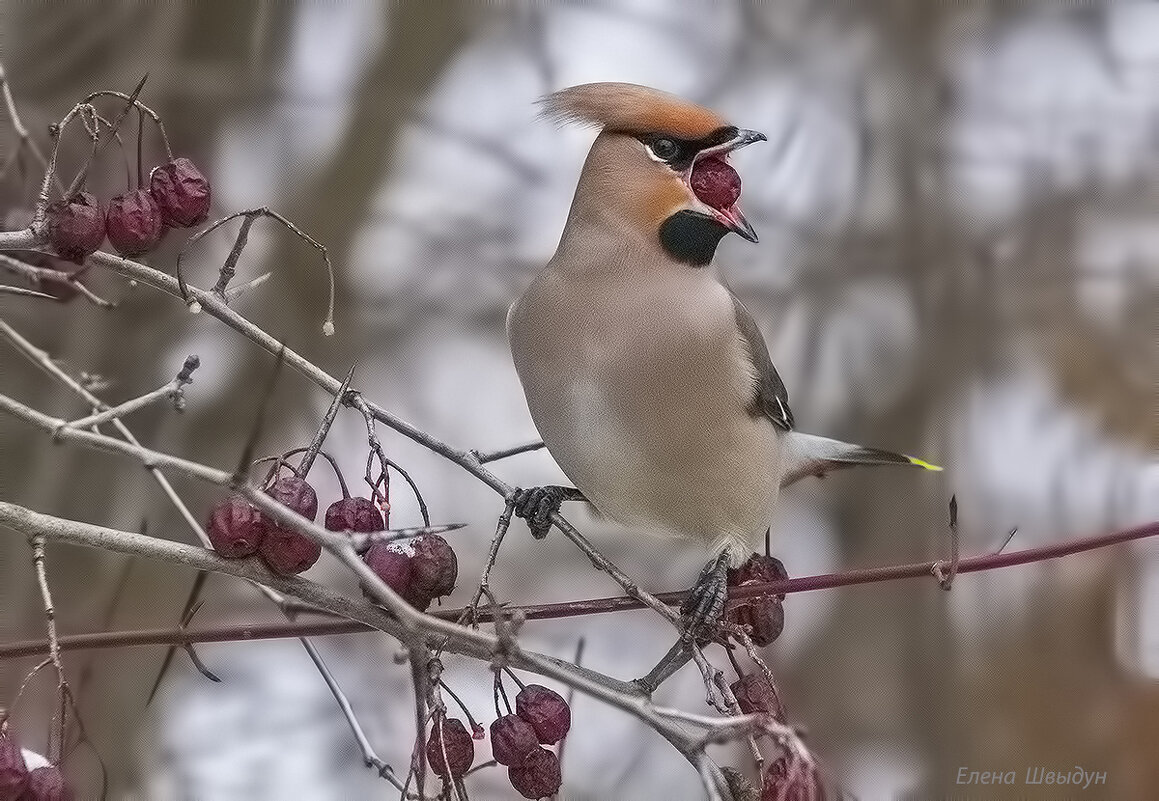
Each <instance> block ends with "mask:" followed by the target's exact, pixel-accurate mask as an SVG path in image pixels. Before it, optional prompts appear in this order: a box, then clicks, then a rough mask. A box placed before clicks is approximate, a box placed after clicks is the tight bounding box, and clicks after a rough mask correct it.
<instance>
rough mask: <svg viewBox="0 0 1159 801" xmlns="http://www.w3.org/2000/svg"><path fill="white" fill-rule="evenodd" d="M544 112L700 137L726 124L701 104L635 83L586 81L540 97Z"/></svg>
mask: <svg viewBox="0 0 1159 801" xmlns="http://www.w3.org/2000/svg"><path fill="white" fill-rule="evenodd" d="M541 102H542V103H543V108H544V114H545V115H546V116H547V117H550V118H551V119H554V120H557V121H560V122H578V123H581V124H584V125H595V126H599V127H602V128H605V129H608V130H611V131H622V132H624V133H664V134H669V135H672V136H676V137H679V138H681V139H700V138H701V137H704V136H707V135H708V134H710V133H712V132H713V131H715V130H716V129H718V128H721V127H723V126H725V125H727V123H726V122H725V121H724V120H723V119H721V118H720V117H719V116H717V115H716V114H715V113H714V112H712V111H709V110H708V109H706V108H704V107H703V106H698V105H696V104H695V103H690V102H688V101H687V100H683V99H682V98H679V97H677V96H676V95H672V94H669V93H667V92H661V91H660V90H659V89H651V88H649V87H647V86H639V85H637V84H634V83H585V84H581V85H580V86H572V87H570V88H568V89H561V90H560V91H558V92H555V93H554V94H550V95H548V96H547V97H545V98H543V100H542V101H541Z"/></svg>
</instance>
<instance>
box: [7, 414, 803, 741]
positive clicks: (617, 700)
mask: <svg viewBox="0 0 1159 801" xmlns="http://www.w3.org/2000/svg"><path fill="white" fill-rule="evenodd" d="M10 405H11V402H10V401H8V400H7V399H5V400H4V402H3V407H4V408H5V409H8V408H9V407H10ZM29 411H31V410H29ZM33 414H34V415H36V414H39V413H37V412H33ZM48 420H51V418H48ZM44 429H45V431H46V432H47V431H49V430H50V429H49V428H47V427H44ZM69 436H70V437H72V438H74V439H75V441H77V442H78V444H86V445H92V446H94V447H98V448H100V449H102V450H104V449H107V450H114V451H120V452H123V453H126V454H129V455H135V456H137V457H138V458H140V459H141V460H142V461H146V460H148V461H151V462H153V463H156V464H158V465H159V466H163V467H165V468H171V469H175V470H179V471H180V472H182V473H185V474H187V475H193V476H194V477H198V478H204V479H206V480H210V481H212V483H220V484H222V485H224V483H225V482H228V480H229V474H227V473H224V472H222V471H215V470H212V469H211V468H207V467H203V466H199V465H195V463H191V462H186V461H185V460H180V459H177V458H176V457H171V456H165V455H163V454H159V453H156V452H152V451H148V450H146V449H142V448H136V449H135V448H133V447H132V446H129V445H128V444H127V443H124V442H122V441H121V440H115V439H112V438H110V437H103V436H102V435H98V434H92V433H91V432H84V431H72V432H70V434H69ZM99 440H107V441H106V442H100V443H99V444H98V442H99ZM105 446H108V447H105ZM190 466H193V467H192V469H193V470H194V471H195V472H191V471H190V469H189V468H190ZM214 479H216V480H214ZM247 497H248V498H249V500H250V501H251V503H254V504H255V505H257V506H259V507H260V508H261V509H262V511H263V512H265V513H266V514H270V515H271V516H274V517H275V518H276V519H278V522H279V524H280V525H283V526H285V527H287V528H291V529H293V530H295V531H297V532H299V533H302V534H304V535H306V536H314V537H318V538H319V539H320V540H322V541H324V542H325V543H326V544H327V547H330V546H329V540H330V536H331V535H330V532H326V531H325V529H320V528H319V527H318V526H315V525H314V524H313V523H310V522H309V521H307V520H306V519H305V518H303V517H300V516H298V515H295V514H293V513H292V512H289V511H288V510H286V509H285V507H281V511H279V504H277V503H276V502H275V501H273V500H272V499H269V498H268V497H264V495H263V494H262V493H258V492H255V493H254V494H253V495H252V496H247ZM263 498H264V500H263ZM0 526H3V527H6V528H8V529H11V530H13V531H15V532H18V533H22V534H25V535H27V536H36V535H42V536H44V537H45V539H46V540H52V541H56V542H61V543H68V544H73V545H81V546H85V547H94V548H100V549H102V550H106V551H111V552H115V553H123V554H131V555H137V556H142V557H145V558H149V559H154V560H158V561H162V562H167V563H169V564H175V565H181V566H184V567H187V568H191V569H194V570H207V571H212V572H217V573H223V574H227V575H232V576H236V577H238V578H243V579H246V580H249V581H251V582H255V583H261V584H265V585H267V586H269V587H270V588H271V589H273V590H275V591H276V592H278V593H280V594H282V595H285V596H292V597H295V598H297V599H298V600H300V601H303V602H305V603H308V604H310V605H312V606H315V607H318V608H320V609H323V610H326V611H328V612H331V613H333V614H335V615H338V616H341V617H343V618H346V619H348V620H353V621H357V622H359V623H361V624H363V625H365V626H368V627H370V628H372V629H377V630H379V631H382V632H385V633H386V634H389V635H391V636H393V637H396V638H398V639H401V640H403V641H404V642H408V641H409V642H412V643H414V644H415V647H419V648H422V649H423V650H424V651H427V649H428V648H431V647H438V648H441V649H442V650H445V651H449V652H452V653H458V654H462V655H465V656H469V657H473V658H475V659H480V660H484V661H488V662H489V661H490V660H491V658H492V655H493V654H494V653H495V652H496V651H497V650H498V649H499V648H500V647H502V648H503V649H504V653H505V658H506V660H507V662H508V664H509V665H510V666H511V667H513V668H515V669H518V670H525V671H528V672H531V673H536V674H539V675H542V676H546V677H549V678H552V679H555V680H557V681H560V682H561V683H563V684H565V685H567V686H569V687H574V688H576V689H577V690H578V691H579V692H583V693H585V694H587V695H590V696H592V697H594V698H596V699H598V700H601V701H603V702H605V703H608V704H611V705H612V706H615V707H617V708H618V709H621V710H623V711H625V712H628V713H629V714H632V715H634V716H635V717H637V718H639V719H640V720H642V721H643V722H645V723H646V724H647V725H649V726H650V727H651V728H653V729H654V730H656V731H657V732H658V733H659V734H660V735H661V736H663V737H664V738H665V739H667V740H668V741H669V742H671V743H672V744H673V745H674V746H675V747H676V748H677V749H678V750H679V751H680V753H681V754H683V755H684V756H685V757H686V758H687V759H689V761H690V762H695V760H696V759H697V743H698V742H699V741H700V738H701V737H703V736H704V734H698V735H695V736H694V735H691V734H689V733H688V732H687V730H686V728H685V725H683V724H692V725H696V726H698V727H699V728H700V729H703V730H704V733H705V734H707V733H711V734H713V736H714V737H715V736H716V735H719V736H720V737H722V738H725V739H729V738H734V735H735V736H745V735H746V734H747V732H744V731H738V726H740V727H741V728H743V726H742V724H740V723H739V722H738V721H737V720H734V719H731V718H715V717H707V716H706V717H704V718H697V717H689V716H687V715H683V713H675V712H674V711H671V710H662V708H659V707H657V706H655V705H654V704H653V703H652V702H651V700H649V699H648V698H646V697H645V696H643V695H642V694H641V693H640V692H639V691H638V690H637V689H636V688H634V687H633V685H632V684H631V683H629V682H624V681H620V680H618V679H615V678H613V677H611V676H607V675H605V674H603V673H599V672H597V671H594V670H591V669H589V668H582V667H578V666H576V665H573V664H571V663H569V662H567V661H566V660H561V659H556V658H553V657H549V656H546V655H543V654H539V653H535V652H533V651H528V650H526V649H524V648H522V647H521V646H520V645H519V644H518V643H517V642H507V643H503V644H502V645H501V643H500V642H499V638H498V637H497V636H495V635H491V634H487V633H485V632H482V631H479V630H477V629H471V628H467V627H464V626H458V625H455V624H454V623H451V622H448V621H445V620H442V619H440V618H438V617H435V616H432V615H425V614H423V613H421V612H418V611H416V610H414V609H413V608H410V607H408V608H407V610H406V611H405V612H404V614H406V615H407V616H408V617H410V618H411V620H409V621H404V620H402V619H401V617H402V616H400V615H398V614H397V613H396V612H395V610H394V609H391V608H389V606H388V605H387V604H386V603H385V598H386V597H387V596H386V593H380V594H379V596H378V600H379V601H383V602H384V603H383V605H384V606H387V607H388V608H387V609H382V608H380V607H378V606H375V605H374V604H373V603H371V602H370V601H366V600H361V599H357V600H356V599H352V598H347V597H345V596H343V595H341V594H339V593H337V592H335V591H333V590H331V589H330V588H328V587H325V586H322V585H319V584H316V583H314V582H312V581H309V580H307V579H303V578H300V577H286V576H280V575H277V574H275V573H272V572H270V571H269V570H268V569H267V568H266V567H265V566H264V565H263V564H262V563H261V562H260V561H258V560H254V559H223V558H221V557H220V556H218V555H217V554H215V553H214V552H213V551H210V550H207V549H204V548H199V547H196V546H192V545H185V544H182V543H175V542H170V541H168V540H162V539H157V538H155V537H150V536H145V535H141V534H136V533H134V532H129V531H120V530H116V529H110V528H106V527H103V526H96V525H93V524H90V523H83V522H79V521H72V520H65V519H62V518H59V517H52V516H49V515H45V514H41V513H39V512H34V511H31V510H29V509H26V508H24V507H21V506H18V505H16V504H11V503H6V502H0ZM337 539H341V538H337ZM360 577H361V578H363V581H365V582H366V583H367V584H368V586H371V589H372V590H374V591H376V592H380V588H375V587H373V586H372V582H373V581H374V580H376V579H377V577H376V576H375V575H374V574H373V573H370V574H369V576H360ZM387 591H388V592H389V588H387ZM416 618H417V620H415V619H416ZM408 623H411V624H412V625H414V627H415V628H414V631H415V632H416V633H415V634H412V633H411V630H410V629H408V627H407V624H408ZM427 652H428V653H429V651H427ZM746 725H747V724H746ZM761 725H762V726H768V727H771V728H770V729H769V730H770V732H771V733H773V734H775V735H776V736H790V735H791V732H788V731H786V730H785V727H778V726H776V725H775V724H774V723H773V722H772V721H769V720H762V721H761ZM791 736H795V735H791Z"/></svg>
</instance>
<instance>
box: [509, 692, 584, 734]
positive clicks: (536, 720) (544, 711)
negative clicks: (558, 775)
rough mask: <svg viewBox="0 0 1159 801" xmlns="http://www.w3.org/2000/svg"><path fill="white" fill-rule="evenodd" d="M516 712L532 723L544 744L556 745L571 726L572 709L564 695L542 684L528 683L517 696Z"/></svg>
mask: <svg viewBox="0 0 1159 801" xmlns="http://www.w3.org/2000/svg"><path fill="white" fill-rule="evenodd" d="M515 714H517V715H519V717H521V718H523V719H524V720H525V721H527V722H528V723H530V724H531V728H533V729H535V736H536V737H538V738H539V742H541V743H543V744H544V745H555V744H556V743H558V742H559V741H560V740H562V739H563V736H564V735H565V734H567V731H568V729H570V728H571V709H570V708H569V707H568V705H567V701H565V700H563V696H562V695H560V694H559V693H557V692H556V691H555V690H549V689H548V688H547V687H544V686H543V685H541V684H528V685H527V686H526V687H524V688H523V689H522V690H520V691H519V695H517V696H515Z"/></svg>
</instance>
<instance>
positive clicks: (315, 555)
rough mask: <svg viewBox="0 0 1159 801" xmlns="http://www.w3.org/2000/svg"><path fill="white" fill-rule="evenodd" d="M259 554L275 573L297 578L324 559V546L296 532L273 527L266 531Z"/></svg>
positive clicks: (259, 547)
mask: <svg viewBox="0 0 1159 801" xmlns="http://www.w3.org/2000/svg"><path fill="white" fill-rule="evenodd" d="M258 552H259V553H261V555H262V559H263V560H265V563H266V564H267V565H269V566H270V569H271V570H273V571H274V572H275V573H281V574H282V575H284V576H295V575H297V574H298V573H302V572H305V571H307V570H309V569H310V568H312V567H313V566H314V565H315V563H317V561H318V560H319V559H320V558H321V557H322V546H321V545H319V544H318V543H317V542H315V541H314V540H312V539H310V538H309V537H305V536H303V535H301V534H299V533H298V532H296V531H290V530H289V529H285V528H281V527H280V526H273V527H271V528H270V529H268V530H267V531H266V536H265V537H264V538H262V544H261V545H260V546H258Z"/></svg>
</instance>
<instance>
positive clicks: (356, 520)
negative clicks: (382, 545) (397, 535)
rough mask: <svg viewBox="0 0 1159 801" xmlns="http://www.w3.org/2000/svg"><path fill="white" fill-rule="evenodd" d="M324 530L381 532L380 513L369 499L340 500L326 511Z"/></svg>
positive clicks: (382, 525)
mask: <svg viewBox="0 0 1159 801" xmlns="http://www.w3.org/2000/svg"><path fill="white" fill-rule="evenodd" d="M326 528H327V529H328V530H330V531H354V532H357V533H359V534H370V533H371V532H374V531H383V530H385V529H386V525H385V524H384V523H383V520H382V512H380V511H378V507H377V506H375V505H374V501H372V500H370V499H369V498H341V499H340V500H337V501H334V503H332V504H330V508H328V509H327V510H326Z"/></svg>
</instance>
